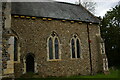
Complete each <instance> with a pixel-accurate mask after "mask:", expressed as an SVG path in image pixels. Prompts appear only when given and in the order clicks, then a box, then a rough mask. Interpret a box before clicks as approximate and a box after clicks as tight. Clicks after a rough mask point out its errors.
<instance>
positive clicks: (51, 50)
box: [49, 38, 53, 59]
mask: <svg viewBox="0 0 120 80" xmlns="http://www.w3.org/2000/svg"><path fill="white" fill-rule="evenodd" d="M49 59H53V42H52V38H50V39H49Z"/></svg>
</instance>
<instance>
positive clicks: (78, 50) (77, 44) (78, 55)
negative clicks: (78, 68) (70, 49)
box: [76, 39, 80, 58]
mask: <svg viewBox="0 0 120 80" xmlns="http://www.w3.org/2000/svg"><path fill="white" fill-rule="evenodd" d="M76 48H77V58H80V43H79V40H78V39H77V40H76Z"/></svg>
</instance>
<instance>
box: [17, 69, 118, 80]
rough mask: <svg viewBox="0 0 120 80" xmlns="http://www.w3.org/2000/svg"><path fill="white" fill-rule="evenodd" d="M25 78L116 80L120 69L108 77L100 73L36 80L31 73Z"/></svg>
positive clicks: (112, 71) (21, 79)
mask: <svg viewBox="0 0 120 80" xmlns="http://www.w3.org/2000/svg"><path fill="white" fill-rule="evenodd" d="M25 76H27V77H29V80H41V79H43V80H53V79H54V80H59V79H62V80H63V79H80V78H82V79H88V78H90V79H96V78H99V79H102V78H105V79H106V78H114V79H115V78H120V77H119V76H120V69H116V70H112V69H110V73H109V74H107V75H105V74H103V73H98V74H97V75H92V76H70V77H48V78H35V77H33V76H34V75H33V73H29V75H28V74H27V75H25ZM30 78H31V79H30ZM17 80H26V79H25V78H23V77H21V78H19V79H17ZM27 80H28V79H27Z"/></svg>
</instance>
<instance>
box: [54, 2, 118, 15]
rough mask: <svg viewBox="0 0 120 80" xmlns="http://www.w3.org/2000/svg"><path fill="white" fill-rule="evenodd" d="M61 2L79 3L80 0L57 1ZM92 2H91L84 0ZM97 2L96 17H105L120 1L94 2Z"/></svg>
mask: <svg viewBox="0 0 120 80" xmlns="http://www.w3.org/2000/svg"><path fill="white" fill-rule="evenodd" d="M56 1H61V2H68V3H74V4H75V3H78V2H79V0H56ZM84 1H90V0H84ZM94 1H95V2H96V10H95V16H101V17H103V16H104V15H105V13H106V12H107V11H109V10H110V9H112V8H113V7H115V5H117V4H118V2H119V1H120V0H94Z"/></svg>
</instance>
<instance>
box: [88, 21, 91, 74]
mask: <svg viewBox="0 0 120 80" xmlns="http://www.w3.org/2000/svg"><path fill="white" fill-rule="evenodd" d="M88 26H89V23H87V33H88V46H89V56H90V74H91V75H92V57H91V46H90V43H91V41H90V31H89V27H88Z"/></svg>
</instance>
